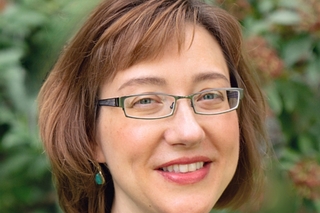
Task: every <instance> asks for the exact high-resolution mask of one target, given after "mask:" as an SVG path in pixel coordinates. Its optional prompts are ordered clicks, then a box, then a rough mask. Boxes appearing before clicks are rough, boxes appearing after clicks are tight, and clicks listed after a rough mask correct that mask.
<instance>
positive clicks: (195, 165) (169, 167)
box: [156, 157, 212, 185]
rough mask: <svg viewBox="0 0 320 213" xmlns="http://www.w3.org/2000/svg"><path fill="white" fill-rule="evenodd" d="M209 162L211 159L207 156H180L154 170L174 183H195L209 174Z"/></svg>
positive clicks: (210, 162)
mask: <svg viewBox="0 0 320 213" xmlns="http://www.w3.org/2000/svg"><path fill="white" fill-rule="evenodd" d="M211 164H212V161H211V160H210V159H209V158H207V157H196V158H191V159H190V158H180V159H176V160H173V161H170V162H167V163H166V164H164V165H162V166H161V167H159V168H158V169H157V170H156V171H158V172H159V174H161V176H162V177H164V178H165V179H166V180H169V181H170V182H173V183H175V184H179V185H185V184H195V183H197V182H200V181H202V180H203V179H204V178H205V177H206V176H207V175H208V174H209V172H210V167H211V166H210V165H211Z"/></svg>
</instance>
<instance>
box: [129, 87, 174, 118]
mask: <svg viewBox="0 0 320 213" xmlns="http://www.w3.org/2000/svg"><path fill="white" fill-rule="evenodd" d="M174 101H175V99H174V97H172V96H168V95H164V94H157V93H155V94H140V95H134V96H130V97H126V98H125V100H124V110H125V113H126V115H127V116H128V117H134V118H145V119H148V118H149V119H152V118H161V117H166V116H168V115H170V114H171V113H172V111H173V109H172V105H173V103H174Z"/></svg>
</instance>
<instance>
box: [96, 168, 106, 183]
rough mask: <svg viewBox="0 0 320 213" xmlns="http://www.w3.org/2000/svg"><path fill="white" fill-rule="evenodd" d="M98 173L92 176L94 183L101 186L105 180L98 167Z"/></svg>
mask: <svg viewBox="0 0 320 213" xmlns="http://www.w3.org/2000/svg"><path fill="white" fill-rule="evenodd" d="M97 168H98V173H97V174H96V175H95V176H94V181H95V182H96V184H97V185H103V184H104V183H105V179H104V177H103V174H102V172H101V168H100V166H99V165H98V166H97Z"/></svg>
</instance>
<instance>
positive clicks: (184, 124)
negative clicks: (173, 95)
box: [164, 100, 205, 147]
mask: <svg viewBox="0 0 320 213" xmlns="http://www.w3.org/2000/svg"><path fill="white" fill-rule="evenodd" d="M178 102H179V103H178ZM178 102H177V106H176V109H175V110H176V111H175V113H174V115H173V116H171V117H170V118H169V119H168V127H167V128H166V131H165V133H164V137H165V140H166V142H167V143H168V144H170V145H181V146H184V147H194V146H197V145H199V144H200V143H201V142H202V141H203V140H204V138H205V132H204V130H203V128H202V126H201V125H200V123H199V122H198V120H197V118H196V114H195V113H194V111H193V109H192V107H191V105H190V101H189V100H180V101H178Z"/></svg>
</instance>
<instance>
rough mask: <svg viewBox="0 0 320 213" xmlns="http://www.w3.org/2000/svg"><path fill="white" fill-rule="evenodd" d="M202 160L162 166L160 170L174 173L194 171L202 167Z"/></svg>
mask: <svg viewBox="0 0 320 213" xmlns="http://www.w3.org/2000/svg"><path fill="white" fill-rule="evenodd" d="M203 165H204V162H196V163H190V164H174V165H170V166H167V167H163V168H162V171H164V172H175V173H187V172H194V171H196V170H199V169H201V168H202V167H203Z"/></svg>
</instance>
